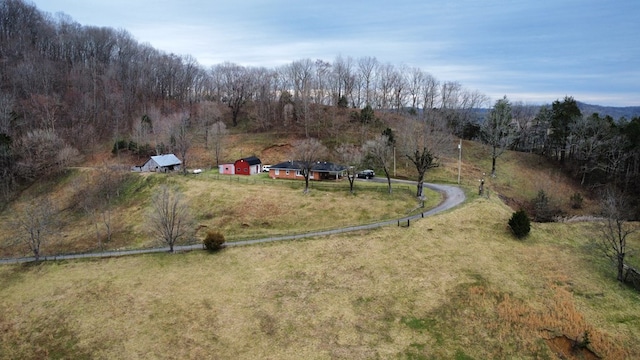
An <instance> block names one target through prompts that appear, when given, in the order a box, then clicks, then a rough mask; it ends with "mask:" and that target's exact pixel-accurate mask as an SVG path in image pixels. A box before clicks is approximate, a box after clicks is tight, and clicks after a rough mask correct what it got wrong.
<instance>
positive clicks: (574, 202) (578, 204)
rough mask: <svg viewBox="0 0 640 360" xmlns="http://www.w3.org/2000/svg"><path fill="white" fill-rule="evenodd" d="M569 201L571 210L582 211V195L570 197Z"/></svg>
mask: <svg viewBox="0 0 640 360" xmlns="http://www.w3.org/2000/svg"><path fill="white" fill-rule="evenodd" d="M569 200H570V201H571V207H572V208H574V209H582V202H583V201H584V199H583V198H582V195H581V194H580V193H575V194H573V195H571V198H570V199H569Z"/></svg>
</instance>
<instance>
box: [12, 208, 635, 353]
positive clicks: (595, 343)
mask: <svg viewBox="0 0 640 360" xmlns="http://www.w3.org/2000/svg"><path fill="white" fill-rule="evenodd" d="M510 214H511V210H510V209H509V208H507V207H506V206H504V205H503V204H501V203H500V201H499V200H498V199H496V198H492V199H485V198H479V199H476V200H473V201H472V202H471V203H470V204H468V205H467V206H464V207H462V208H459V209H456V210H453V211H451V212H448V213H446V214H442V215H437V216H435V217H433V218H429V219H425V220H423V221H418V222H416V223H415V224H414V225H412V226H411V227H409V228H402V227H388V228H384V229H380V230H376V231H372V232H367V233H363V234H348V235H341V236H332V237H327V238H321V239H309V240H303V241H292V242H283V243H272V244H268V245H260V246H250V247H241V248H229V249H226V250H224V251H223V252H220V253H217V254H215V255H210V254H206V253H203V252H196V253H190V254H181V255H176V254H173V255H171V254H156V255H146V256H136V257H128V258H117V259H106V260H96V261H78V262H62V263H43V264H38V265H35V266H34V265H29V266H27V265H25V266H17V265H16V266H3V267H0V279H2V280H0V281H1V282H2V284H1V285H2V286H1V287H0V289H2V290H0V304H1V305H0V306H1V310H2V311H0V314H1V315H0V328H1V329H3V331H2V332H0V338H1V340H2V341H1V342H0V357H2V358H23V359H29V358H42V357H57V358H62V357H65V358H87V357H91V358H109V359H131V358H185V359H188V358H190V359H201V358H212V357H213V358H219V359H255V358H277V359H300V358H308V359H328V358H332V359H341V358H342V359H370V358H411V359H416V358H417V359H422V358H425V359H427V358H465V359H491V358H492V359H496V358H543V359H556V358H558V357H557V356H558V355H557V354H559V353H564V355H563V356H564V357H563V358H565V359H572V358H575V359H578V358H589V357H585V356H587V355H584V354H586V352H583V353H571V351H570V349H569V348H566V346H567V344H569V343H570V342H569V340H568V339H574V340H575V339H581V338H582V337H583V336H584V334H585V332H588V334H589V339H590V341H591V342H590V344H589V346H588V348H589V349H591V350H592V351H593V352H594V353H595V354H597V355H599V356H600V357H601V358H605V359H633V358H638V357H639V356H640V346H639V345H638V343H637V341H635V339H637V338H638V337H639V336H640V332H639V329H640V318H639V317H638V316H637V314H638V313H639V311H640V301H638V296H637V293H635V292H633V291H631V290H627V289H624V288H620V287H619V286H618V284H617V283H616V282H615V280H614V279H613V278H612V277H611V273H610V272H609V270H610V269H609V268H608V265H607V263H606V262H605V261H603V260H602V259H601V258H600V257H598V256H594V254H593V252H592V251H591V249H590V248H589V245H588V244H589V243H588V236H587V234H588V233H589V232H590V231H592V229H591V227H590V226H589V225H588V224H573V225H567V224H534V226H533V230H532V233H531V236H530V237H529V238H527V239H526V240H524V241H517V240H515V239H514V238H513V237H512V236H511V234H510V232H509V231H508V229H507V227H506V222H507V219H508V217H509V216H510ZM634 241H635V243H634V244H635V245H637V244H638V243H637V239H635V240H634ZM25 334H28V335H27V336H25ZM579 354H583V355H580V356H583V357H576V356H578V355H579Z"/></svg>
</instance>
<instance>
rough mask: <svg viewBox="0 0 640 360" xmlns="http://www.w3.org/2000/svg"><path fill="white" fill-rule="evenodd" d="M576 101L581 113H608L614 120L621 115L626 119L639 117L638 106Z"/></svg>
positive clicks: (604, 114) (639, 109)
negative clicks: (605, 104)
mask: <svg viewBox="0 0 640 360" xmlns="http://www.w3.org/2000/svg"><path fill="white" fill-rule="evenodd" d="M577 103H578V107H579V108H580V111H581V112H582V115H591V114H593V113H598V115H600V116H607V115H609V116H611V117H612V118H613V119H614V120H620V118H622V117H624V118H626V119H627V120H631V119H632V118H634V117H640V106H624V107H615V106H601V105H592V104H585V103H583V102H580V101H577Z"/></svg>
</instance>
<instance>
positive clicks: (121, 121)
mask: <svg viewBox="0 0 640 360" xmlns="http://www.w3.org/2000/svg"><path fill="white" fill-rule="evenodd" d="M487 101H488V97H486V96H485V95H483V94H481V93H479V92H477V91H472V90H468V89H465V88H464V87H463V86H462V85H461V84H460V83H458V82H452V81H439V80H437V79H436V78H435V77H433V76H432V75H431V74H429V73H428V72H426V71H424V70H422V69H419V68H410V67H406V66H396V65H393V64H389V63H382V62H380V61H378V60H377V59H376V58H375V57H362V58H358V59H353V58H351V57H342V56H337V57H336V58H335V59H334V61H333V62H327V61H325V60H320V59H318V60H311V59H300V60H296V61H292V62H291V63H289V64H286V65H283V66H280V67H277V68H272V69H269V68H265V67H246V66H241V65H238V64H233V63H222V64H218V65H215V66H211V67H209V68H206V67H204V66H202V65H200V64H199V63H198V62H197V61H196V60H195V59H194V58H193V57H191V56H189V55H176V54H168V53H165V52H163V51H160V50H157V49H154V48H153V47H151V46H150V45H148V44H141V43H139V42H137V41H136V40H135V39H134V38H133V37H132V36H131V35H130V34H129V33H128V32H127V31H126V30H114V29H112V28H107V27H96V26H83V25H80V24H78V23H77V22H75V21H73V19H71V18H70V17H69V16H67V15H65V14H56V15H55V16H53V15H50V14H48V13H44V12H41V11H39V10H38V9H37V8H36V7H35V6H34V5H32V4H30V3H28V2H25V1H23V0H0V169H1V170H0V177H1V180H2V181H1V184H2V189H0V191H1V193H2V195H3V197H5V198H6V196H7V195H8V194H9V193H10V192H11V189H13V188H14V187H15V185H16V184H18V183H20V182H23V181H31V180H33V179H34V178H35V177H36V176H44V175H47V174H50V173H52V172H55V171H57V170H58V169H60V168H62V167H64V165H66V164H68V163H69V162H71V161H73V159H74V158H76V157H77V156H79V155H82V154H88V153H91V152H92V151H94V150H95V149H94V147H95V146H96V144H102V143H104V141H108V140H111V141H114V142H115V141H117V140H119V139H123V138H130V137H133V138H135V139H137V140H139V141H137V142H136V145H143V146H147V145H150V146H151V148H143V150H145V151H156V152H161V151H162V150H166V149H167V147H168V146H170V145H171V143H172V141H171V139H175V138H177V136H176V134H180V131H182V130H184V128H185V126H186V127H187V128H190V129H191V128H195V127H196V126H199V127H202V128H203V129H204V130H203V132H204V134H203V138H204V139H205V145H208V144H207V138H208V135H209V128H210V127H211V126H212V125H213V124H216V123H219V122H220V121H222V120H226V119H227V118H226V117H225V116H224V115H226V114H227V113H228V114H229V120H230V121H229V122H230V126H234V127H236V126H238V125H239V124H240V123H241V122H243V121H244V122H245V123H244V125H245V126H247V127H248V128H249V129H250V130H255V131H274V130H275V131H283V132H288V133H291V132H297V133H301V134H303V135H304V136H305V137H312V136H315V137H327V136H329V137H330V136H332V135H335V134H339V133H340V132H341V131H342V130H343V129H342V128H341V126H342V124H339V123H337V122H336V120H335V116H334V114H332V113H327V111H326V109H323V106H329V107H332V108H353V109H365V108H366V109H368V113H369V114H370V115H368V116H367V115H366V114H367V113H366V112H362V114H363V116H362V117H360V116H359V115H360V112H354V113H353V114H352V115H354V116H356V117H357V118H358V119H357V120H358V121H361V122H363V123H367V122H368V121H370V120H371V119H372V118H373V116H372V114H373V111H374V110H383V111H386V112H397V113H399V112H403V111H405V110H406V109H410V111H411V112H412V113H413V114H420V115H421V116H422V117H424V118H427V117H429V116H434V115H433V114H434V112H435V111H437V112H438V114H440V115H439V116H446V117H447V119H448V121H449V123H450V124H451V125H453V126H454V127H455V128H456V129H457V131H459V132H461V131H462V128H463V127H464V124H465V123H466V122H468V120H469V119H471V118H472V116H473V110H474V109H476V108H480V107H483V106H485V105H486V104H487ZM223 117H224V118H223ZM180 129H182V130H180ZM192 132H193V131H192ZM139 150H140V149H139Z"/></svg>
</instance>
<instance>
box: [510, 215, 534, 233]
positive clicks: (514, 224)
mask: <svg viewBox="0 0 640 360" xmlns="http://www.w3.org/2000/svg"><path fill="white" fill-rule="evenodd" d="M509 227H510V228H511V230H512V231H513V234H514V235H515V236H516V237H517V238H518V239H522V238H523V237H525V236H527V235H528V234H529V231H531V220H530V219H529V215H527V213H526V212H525V211H524V210H518V211H516V212H514V213H513V215H512V216H511V219H509Z"/></svg>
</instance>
